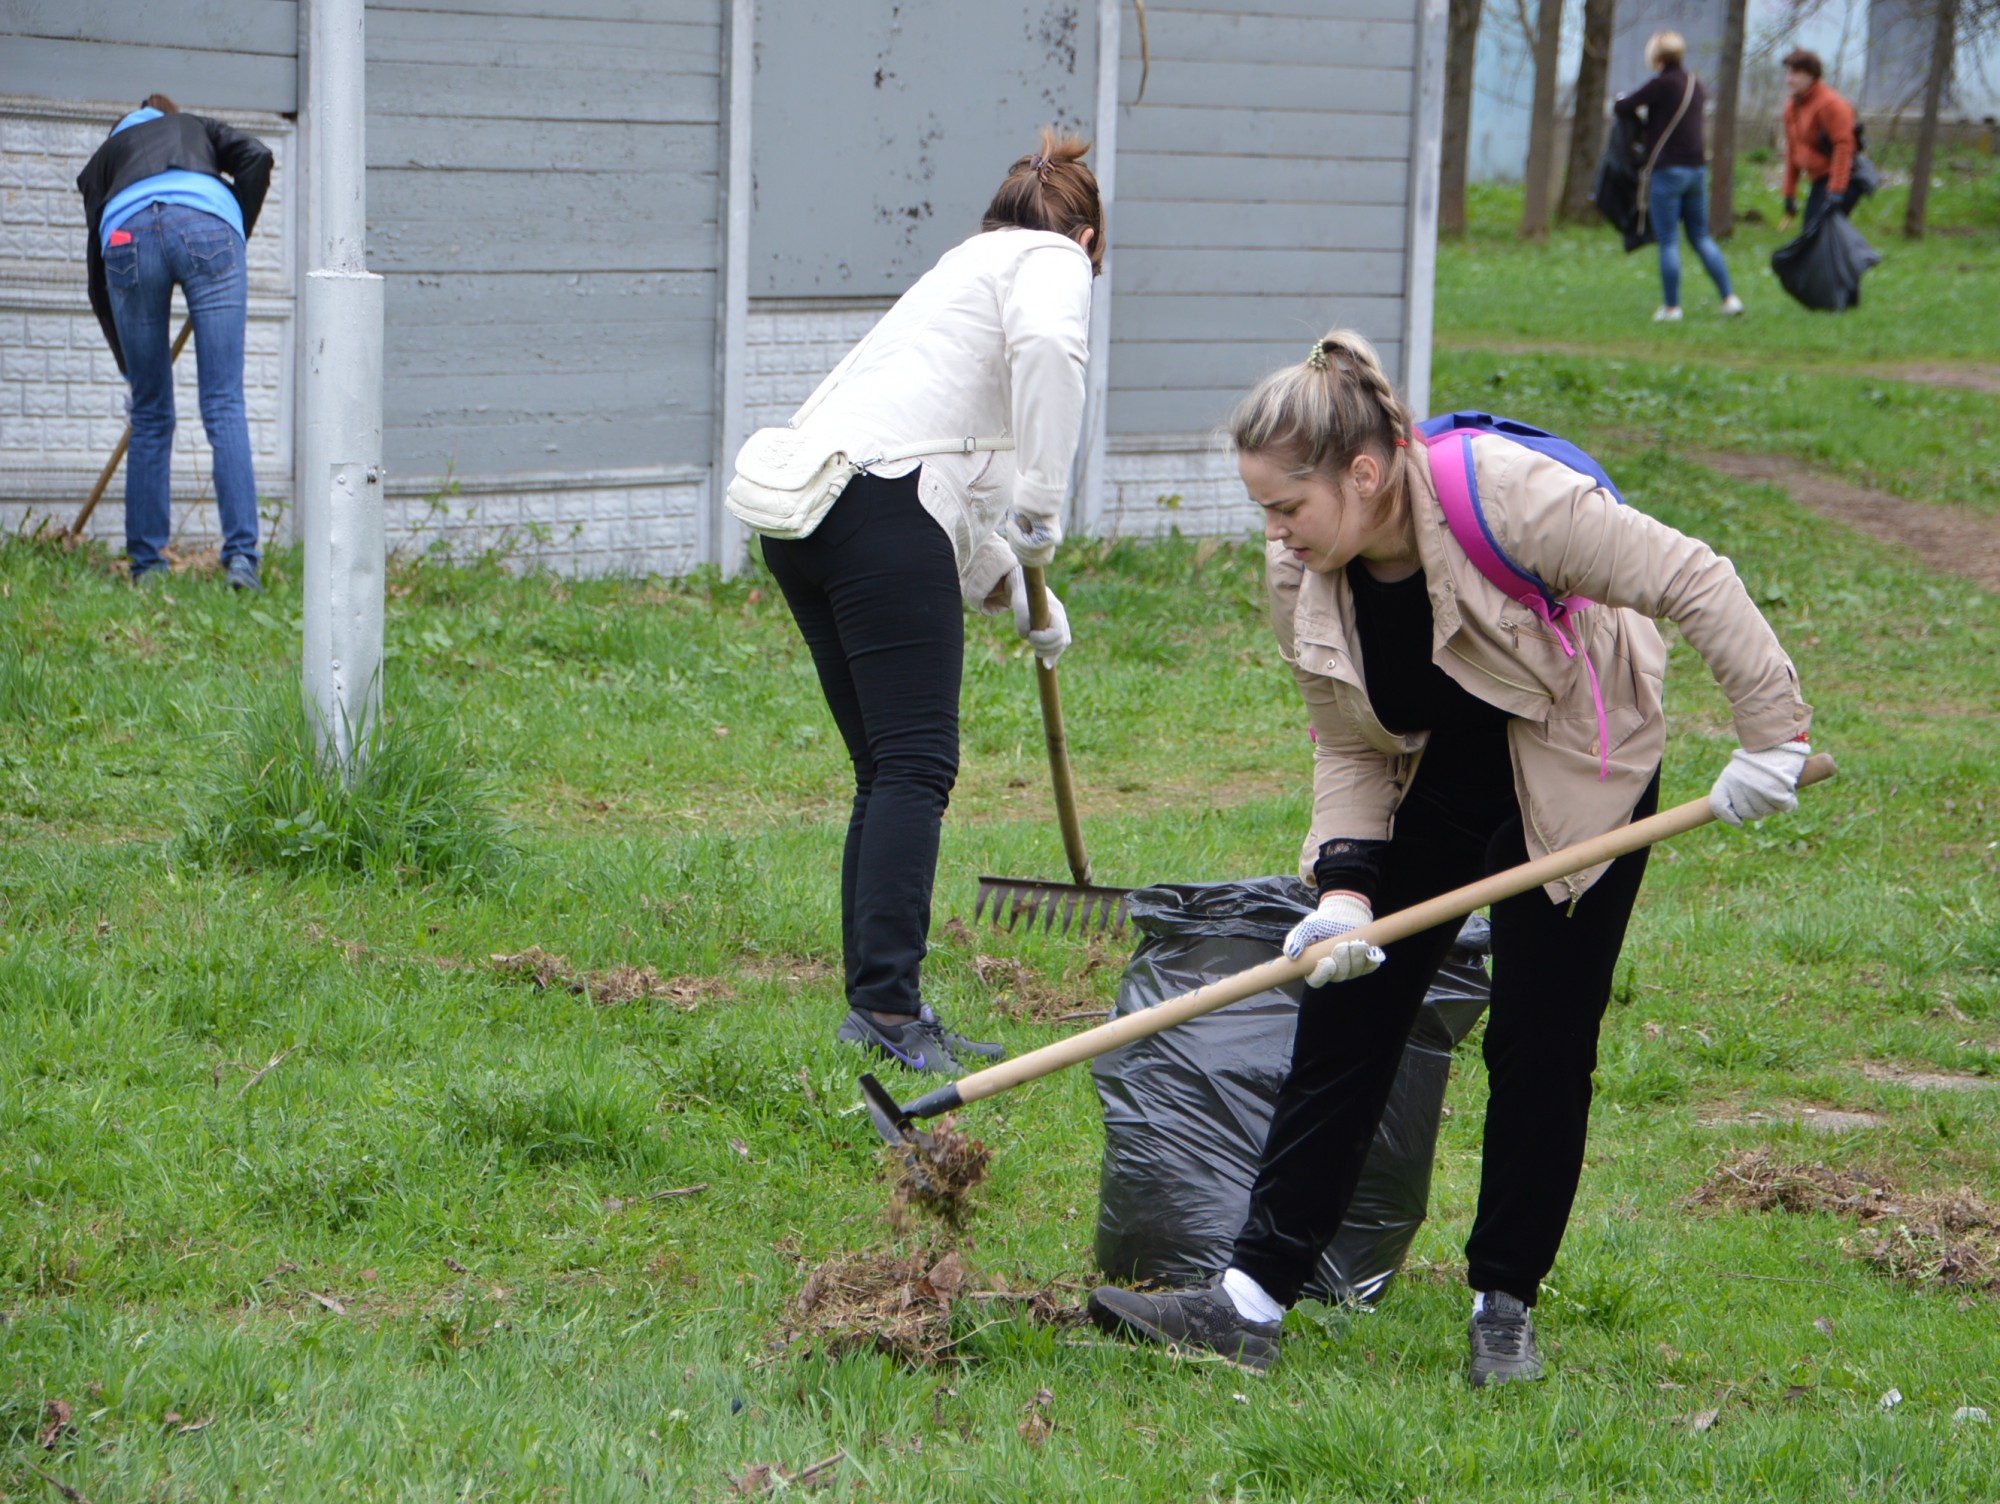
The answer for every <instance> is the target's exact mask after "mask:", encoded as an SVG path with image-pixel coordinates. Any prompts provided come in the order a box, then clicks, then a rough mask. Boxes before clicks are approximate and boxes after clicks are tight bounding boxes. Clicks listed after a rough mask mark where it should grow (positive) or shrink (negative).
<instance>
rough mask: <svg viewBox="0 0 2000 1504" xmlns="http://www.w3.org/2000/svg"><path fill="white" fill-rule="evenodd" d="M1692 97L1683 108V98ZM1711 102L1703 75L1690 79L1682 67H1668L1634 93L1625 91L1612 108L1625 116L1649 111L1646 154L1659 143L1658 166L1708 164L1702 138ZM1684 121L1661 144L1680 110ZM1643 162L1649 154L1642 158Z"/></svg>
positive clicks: (1681, 118)
mask: <svg viewBox="0 0 2000 1504" xmlns="http://www.w3.org/2000/svg"><path fill="white" fill-rule="evenodd" d="M1690 82H1692V84H1693V87H1694V98H1692V99H1688V87H1689V84H1690ZM1683 99H1688V107H1687V109H1686V111H1685V112H1682V111H1681V101H1682V100H1683ZM1707 103H1708V95H1707V91H1706V90H1704V89H1703V88H1702V86H1701V80H1700V79H1694V80H1690V79H1689V78H1688V76H1687V74H1686V72H1685V71H1683V70H1682V69H1680V68H1668V69H1666V70H1665V71H1663V72H1660V73H1655V74H1654V75H1653V76H1652V77H1651V78H1649V79H1647V80H1646V81H1645V82H1644V83H1643V84H1641V85H1639V87H1638V88H1636V89H1634V90H1633V91H1632V92H1631V93H1630V94H1621V95H1619V96H1618V98H1617V100H1616V102H1615V103H1613V104H1612V106H1611V108H1612V110H1613V111H1614V112H1615V113H1617V114H1618V115H1620V116H1623V117H1624V118H1625V119H1628V120H1630V119H1633V118H1635V117H1636V116H1637V115H1638V113H1639V112H1640V111H1641V110H1644V111H1645V112H1646V148H1645V149H1646V156H1647V157H1650V156H1651V155H1652V154H1653V151H1654V148H1655V147H1658V149H1659V153H1660V159H1659V161H1658V162H1657V163H1655V164H1654V165H1655V166H1658V167H1706V166H1707V165H1708V154H1707V147H1706V145H1705V144H1704V141H1703V138H1702V129H1701V112H1702V108H1703V106H1705V105H1706V104H1707ZM1677 113H1678V114H1679V115H1680V122H1679V123H1678V124H1677V125H1675V126H1674V133H1673V135H1671V136H1668V137H1667V140H1666V144H1665V145H1661V144H1660V137H1661V136H1663V135H1665V134H1666V129H1667V122H1668V121H1670V120H1672V119H1673V118H1674V116H1675V115H1676V114H1677ZM1640 161H1641V163H1642V164H1643V163H1644V161H1645V157H1642V158H1640Z"/></svg>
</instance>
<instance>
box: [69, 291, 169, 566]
mask: <svg viewBox="0 0 2000 1504" xmlns="http://www.w3.org/2000/svg"><path fill="white" fill-rule="evenodd" d="M192 333H194V318H193V316H192V315H190V316H189V317H188V319H187V321H186V322H185V323H183V324H182V325H181V332H180V333H179V334H177V335H175V336H174V348H173V352H172V353H171V354H169V355H168V356H167V364H168V365H172V364H173V363H174V362H175V361H177V360H179V359H180V358H181V351H182V350H183V349H185V348H186V347H187V342H188V336H189V335H190V334H192ZM131 443H132V425H131V424H130V423H127V424H126V425H125V431H124V432H123V433H121V434H120V435H118V443H117V445H116V446H115V447H114V448H113V449H112V451H111V458H110V459H108V460H106V461H105V462H104V468H103V469H102V470H100V471H99V472H98V473H97V484H96V485H94V486H92V487H91V488H90V499H89V500H88V501H86V502H85V503H84V504H83V510H82V511H80V512H78V513H77V514H76V521H74V522H72V523H71V524H70V525H69V526H68V527H67V528H65V529H64V530H63V535H62V539H63V542H64V543H65V544H66V545H67V546H69V547H70V548H75V547H76V545H77V544H78V543H80V542H82V541H83V529H84V524H85V523H87V522H89V521H90V514H91V513H92V512H94V511H96V510H97V504H98V503H99V502H100V501H102V500H104V488H105V487H106V486H108V485H110V484H111V477H112V476H114V475H116V474H117V473H118V462H119V461H120V460H122V459H124V458H125V451H126V449H127V448H129V447H130V446H131Z"/></svg>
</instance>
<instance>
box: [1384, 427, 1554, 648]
mask: <svg viewBox="0 0 2000 1504" xmlns="http://www.w3.org/2000/svg"><path fill="white" fill-rule="evenodd" d="M1418 432H1419V435H1420V436H1421V437H1422V439H1423V441H1424V451H1425V456H1426V458H1427V459H1428V460H1429V461H1430V468H1431V485H1432V487H1433V489H1435V490H1436V491H1437V498H1438V505H1439V507H1440V508H1442V509H1443V511H1444V520H1445V523H1446V525H1447V526H1449V527H1450V528H1451V535H1452V537H1453V538H1454V539H1456V540H1457V542H1458V546H1459V547H1460V548H1462V549H1464V550H1465V556H1466V557H1467V558H1468V559H1470V560H1472V563H1473V567H1474V568H1476V569H1477V570H1478V571H1479V572H1480V573H1481V574H1483V575H1484V576H1486V578H1487V579H1488V580H1490V581H1491V582H1492V583H1493V584H1495V585H1497V586H1499V587H1500V589H1501V590H1502V591H1503V592H1505V594H1506V596H1507V598H1508V599H1509V600H1514V601H1519V602H1520V603H1521V604H1522V605H1524V606H1526V607H1527V608H1528V609H1529V610H1531V611H1533V612H1534V613H1535V614H1536V615H1537V616H1539V617H1541V619H1542V620H1543V621H1545V622H1547V623H1548V624H1549V625H1550V626H1555V625H1556V624H1557V623H1559V622H1560V621H1561V620H1562V618H1564V617H1565V616H1568V615H1569V614H1570V613H1571V612H1574V611H1581V610H1582V609H1583V608H1584V607H1585V606H1588V605H1589V604H1590V600H1589V598H1588V597H1586V596H1581V595H1572V596H1570V597H1569V598H1568V599H1563V598H1561V597H1559V596H1557V595H1556V594H1555V592H1554V591H1552V590H1550V589H1549V587H1548V586H1547V585H1545V584H1543V583H1542V581H1541V580H1540V579H1539V578H1538V577H1537V576H1535V575H1533V574H1531V573H1529V572H1528V571H1527V570H1525V569H1523V568H1522V567H1521V566H1520V565H1518V564H1516V563H1515V562H1514V561H1513V560H1512V559H1510V558H1508V557H1507V554H1506V551H1505V550H1504V549H1502V548H1501V547H1500V540H1499V539H1498V538H1496V537H1494V536H1493V529H1492V528H1491V527H1490V526H1489V525H1488V524H1487V521H1486V513H1485V511H1484V509H1483V508H1481V506H1480V505H1479V480H1478V477H1477V476H1476V475H1475V474H1474V472H1473V468H1472V433H1471V432H1470V431H1468V430H1466V429H1463V428H1451V429H1445V430H1444V431H1442V432H1440V433H1435V434H1431V433H1424V432H1423V431H1422V430H1421V429H1419V431H1418ZM1565 646H1567V644H1566V643H1565Z"/></svg>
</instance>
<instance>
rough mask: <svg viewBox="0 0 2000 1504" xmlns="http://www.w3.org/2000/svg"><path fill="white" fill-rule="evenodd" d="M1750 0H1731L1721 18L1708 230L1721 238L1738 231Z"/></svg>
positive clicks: (1716, 66) (1717, 237) (1711, 154)
mask: <svg viewBox="0 0 2000 1504" xmlns="http://www.w3.org/2000/svg"><path fill="white" fill-rule="evenodd" d="M1749 8H1750V5H1749V0H1729V10H1728V13H1727V14H1726V15H1724V17H1723V19H1722V56H1721V57H1719V58H1717V59H1716V61H1715V139H1714V144H1713V147H1712V149H1711V151H1710V153H1709V155H1710V160H1711V162H1712V165H1711V167H1710V169H1709V175H1708V230H1709V233H1710V234H1711V235H1713V236H1715V238H1716V239H1718V240H1727V239H1728V238H1729V237H1730V236H1731V235H1733V234H1734V233H1735V232H1736V102H1737V96H1739V95H1740V94H1741V93H1742V92H1743V35H1744V32H1745V31H1746V30H1748V26H1747V24H1746V14H1745V13H1746V12H1747V11H1748V10H1749Z"/></svg>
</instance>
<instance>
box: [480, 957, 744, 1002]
mask: <svg viewBox="0 0 2000 1504" xmlns="http://www.w3.org/2000/svg"><path fill="white" fill-rule="evenodd" d="M492 961H493V969H494V970H495V971H497V972H499V973H500V974H501V975H502V976H508V977H518V978H520V979H521V980H523V981H527V982H532V983H534V985H535V990H536V991H538V992H546V991H547V990H548V989H550V988H552V987H557V988H561V989H562V990H563V991H564V992H568V993H573V994H574V995H576V996H577V997H581V998H586V999H588V1000H589V1001H590V1002H592V1003H595V1004H596V1005H597V1006H598V1007H600V1008H612V1007H617V1006H619V1005H621V1004H624V1003H639V1002H664V1003H672V1004H673V1005H674V1006H675V1007H677V1008H679V1009H680V1010H681V1011H682V1012H684V1013H692V1012H693V1011H694V1010H695V1009H696V1008H698V1007H700V1006H701V1005H702V1004H703V1003H705V1002H712V1001H717V1000H720V999H726V998H728V997H729V996H730V992H729V989H728V988H727V987H725V986H724V985H723V984H722V983H720V982H718V981H716V980H715V979H714V978H712V977H663V976H661V975H660V974H659V972H657V971H655V970H654V969H653V968H652V967H650V966H613V967H609V968H607V969H606V970H603V971H579V970H578V969H577V968H575V967H573V966H571V965H570V964H569V962H568V961H566V960H564V959H563V958H562V957H561V956H558V955H555V954H553V953H552V952H549V951H545V950H543V949H542V948H541V947H540V946H539V945H531V946H529V947H528V949H526V950H524V951H521V952H520V953H519V954H517V955H511V956H509V955H497V956H494V957H493V958H492Z"/></svg>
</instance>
